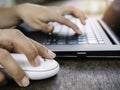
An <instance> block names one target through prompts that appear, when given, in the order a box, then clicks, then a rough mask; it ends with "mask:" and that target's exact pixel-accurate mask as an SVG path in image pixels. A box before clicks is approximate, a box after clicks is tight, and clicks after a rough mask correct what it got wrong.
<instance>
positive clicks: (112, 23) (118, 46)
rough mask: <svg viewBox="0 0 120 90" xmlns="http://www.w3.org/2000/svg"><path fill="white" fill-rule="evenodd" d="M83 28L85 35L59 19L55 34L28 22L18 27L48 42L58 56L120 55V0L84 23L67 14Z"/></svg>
mask: <svg viewBox="0 0 120 90" xmlns="http://www.w3.org/2000/svg"><path fill="white" fill-rule="evenodd" d="M65 17H66V18H68V19H70V20H71V21H72V22H73V23H75V24H77V26H78V27H79V28H80V30H81V31H82V35H77V34H75V32H74V31H73V30H72V29H71V28H69V27H67V26H65V25H61V24H59V23H57V22H49V24H53V25H54V31H53V33H44V32H40V31H35V30H33V29H32V28H30V27H29V26H28V25H26V24H25V23H22V24H21V25H19V26H17V29H20V30H21V31H22V32H23V33H24V34H25V35H26V36H28V37H30V38H32V39H33V40H35V41H37V42H39V43H41V44H43V45H45V46H46V47H48V48H49V49H51V50H52V51H53V52H55V53H56V54H57V57H75V58H77V57H78V58H79V57H80V58H120V1H119V0H114V1H113V2H112V4H111V6H110V7H109V8H108V10H106V12H105V13H104V15H103V17H102V19H101V18H88V19H87V20H86V25H82V24H81V23H80V20H79V19H78V18H75V17H73V16H71V15H66V16H65Z"/></svg>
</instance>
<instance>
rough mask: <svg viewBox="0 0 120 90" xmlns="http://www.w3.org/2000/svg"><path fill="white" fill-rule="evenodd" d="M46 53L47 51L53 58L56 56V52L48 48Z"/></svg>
mask: <svg viewBox="0 0 120 90" xmlns="http://www.w3.org/2000/svg"><path fill="white" fill-rule="evenodd" d="M48 53H49V55H50V56H51V57H52V58H55V57H56V54H55V53H53V52H52V51H51V50H48Z"/></svg>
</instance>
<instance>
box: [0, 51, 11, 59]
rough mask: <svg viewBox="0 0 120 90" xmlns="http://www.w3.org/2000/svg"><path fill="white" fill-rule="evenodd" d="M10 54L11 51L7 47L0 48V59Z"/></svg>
mask: <svg viewBox="0 0 120 90" xmlns="http://www.w3.org/2000/svg"><path fill="white" fill-rule="evenodd" d="M7 56H9V52H8V51H7V50H5V49H0V61H1V60H3V58H7Z"/></svg>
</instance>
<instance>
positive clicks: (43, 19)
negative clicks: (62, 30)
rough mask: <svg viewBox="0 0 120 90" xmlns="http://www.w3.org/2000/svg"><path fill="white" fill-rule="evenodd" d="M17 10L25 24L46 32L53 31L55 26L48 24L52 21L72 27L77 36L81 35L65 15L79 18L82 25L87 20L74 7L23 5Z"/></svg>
mask: <svg viewBox="0 0 120 90" xmlns="http://www.w3.org/2000/svg"><path fill="white" fill-rule="evenodd" d="M19 7H20V8H19ZM17 8H18V9H19V10H17V11H18V12H17V13H19V14H18V16H19V17H21V19H22V20H24V21H25V23H27V24H28V25H29V26H31V27H32V28H34V29H36V30H42V31H44V32H51V31H53V28H54V26H53V25H51V24H47V23H48V22H50V21H52V22H59V23H60V24H64V25H66V26H68V27H71V28H72V29H73V30H74V31H75V32H76V33H77V34H81V32H80V29H79V27H78V26H77V25H76V24H74V23H73V22H72V21H70V20H69V19H67V18H65V17H64V15H67V14H70V15H72V16H74V17H76V18H79V19H80V20H81V23H82V24H85V19H86V16H85V15H84V13H83V12H82V11H80V10H78V9H77V8H75V7H72V6H69V7H57V6H38V5H33V4H22V5H20V6H18V7H17ZM26 11H27V12H26ZM33 11H34V12H33ZM26 16H27V17H26Z"/></svg>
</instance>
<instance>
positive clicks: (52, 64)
mask: <svg viewBox="0 0 120 90" xmlns="http://www.w3.org/2000/svg"><path fill="white" fill-rule="evenodd" d="M57 66H58V63H57V62H56V61H55V60H47V61H45V62H44V63H42V64H41V65H40V66H38V67H30V68H26V70H29V71H38V72H44V71H50V70H53V69H56V68H57Z"/></svg>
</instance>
